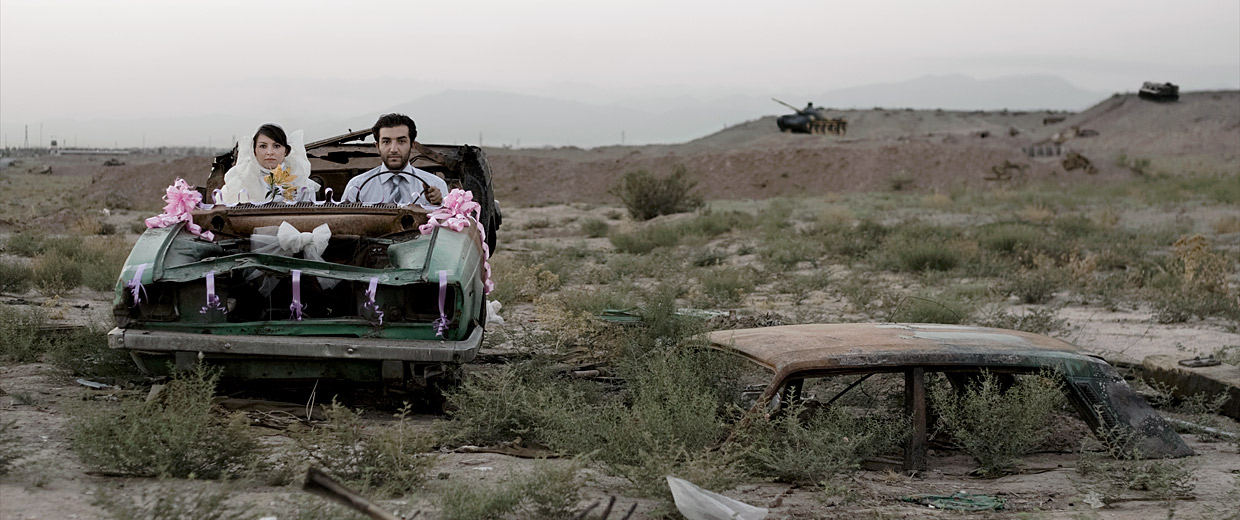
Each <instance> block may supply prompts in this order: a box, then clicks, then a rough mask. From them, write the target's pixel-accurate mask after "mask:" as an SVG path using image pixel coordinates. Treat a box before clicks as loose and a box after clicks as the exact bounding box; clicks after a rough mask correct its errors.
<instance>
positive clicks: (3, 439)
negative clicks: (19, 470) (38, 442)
mask: <svg viewBox="0 0 1240 520" xmlns="http://www.w3.org/2000/svg"><path fill="white" fill-rule="evenodd" d="M16 426H17V421H16V420H13V421H8V422H0V475H6V474H8V472H9V470H11V469H13V468H14V467H17V461H18V459H21V458H22V457H25V456H26V454H27V453H29V451H30V449H29V448H28V447H27V446H26V443H24V442H22V440H21V438H20V437H18V436H17V434H15V433H13V430H14V429H16V428H15V427H16Z"/></svg>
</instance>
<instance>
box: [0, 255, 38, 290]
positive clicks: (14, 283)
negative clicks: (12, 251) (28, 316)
mask: <svg viewBox="0 0 1240 520" xmlns="http://www.w3.org/2000/svg"><path fill="white" fill-rule="evenodd" d="M32 275H33V272H32V271H31V270H30V267H28V266H27V265H26V264H24V263H21V262H14V261H11V260H0V293H8V294H22V293H24V292H26V290H27V289H29V288H30V278H31V276H32Z"/></svg>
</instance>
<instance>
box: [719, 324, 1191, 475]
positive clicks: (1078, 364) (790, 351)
mask: <svg viewBox="0 0 1240 520" xmlns="http://www.w3.org/2000/svg"><path fill="white" fill-rule="evenodd" d="M709 339H710V341H711V343H712V344H713V345H714V346H716V347H717V348H720V349H722V350H725V351H729V352H733V353H736V354H739V355H741V356H743V357H745V358H747V359H748V360H750V361H752V362H754V363H756V364H758V365H759V366H762V367H764V368H766V369H767V370H769V371H770V372H771V373H772V376H771V380H770V384H769V385H767V386H766V387H765V389H764V390H763V393H762V394H761V396H760V397H759V400H758V403H759V404H757V405H755V406H766V405H769V404H770V403H772V402H774V401H778V400H779V399H780V397H781V396H783V395H788V392H789V391H790V389H791V390H795V389H796V388H797V387H798V385H799V384H800V383H801V382H802V381H804V380H805V379H806V378H813V377H824V376H831V375H847V374H857V375H864V374H876V373H902V374H904V376H905V388H904V396H905V408H906V412H907V413H908V414H909V415H910V417H911V418H912V420H913V428H914V430H913V434H912V435H910V438H909V441H908V442H909V445H908V446H907V447H906V450H905V465H906V466H907V467H909V468H910V469H923V468H924V466H925V460H926V455H925V454H926V403H925V374H926V373H927V372H941V373H944V374H946V375H948V377H949V380H950V379H952V376H960V375H965V374H970V373H974V374H975V373H977V372H978V371H980V370H986V371H989V372H992V373H995V374H1024V373H1037V372H1040V371H1043V370H1048V369H1049V370H1051V371H1053V372H1054V373H1055V374H1058V376H1059V377H1060V378H1061V383H1062V388H1063V389H1064V392H1065V393H1066V395H1067V397H1068V399H1069V401H1070V402H1071V403H1072V404H1073V405H1074V408H1075V409H1076V411H1077V412H1078V414H1079V415H1080V417H1081V418H1082V419H1083V420H1084V421H1085V422H1086V423H1087V424H1089V426H1090V427H1091V428H1092V429H1093V430H1094V431H1095V432H1105V433H1106V434H1107V435H1109V436H1111V437H1112V438H1111V439H1109V440H1111V441H1113V442H1119V443H1122V446H1123V447H1124V448H1125V449H1126V450H1125V451H1129V452H1132V453H1139V454H1140V455H1142V456H1145V457H1183V456H1187V455H1191V454H1192V453H1193V452H1192V450H1191V449H1190V448H1189V447H1188V446H1187V445H1186V444H1185V443H1184V441H1183V439H1181V438H1180V436H1179V435H1178V434H1177V433H1176V432H1175V430H1173V429H1172V427H1171V426H1170V425H1169V424H1168V423H1167V421H1166V420H1164V419H1163V418H1162V416H1161V415H1159V414H1158V412H1157V411H1155V410H1154V409H1153V408H1152V407H1150V405H1149V404H1148V403H1146V402H1145V400H1144V399H1142V398H1141V396H1139V395H1137V394H1136V392H1134V391H1133V389H1132V388H1131V387H1129V386H1128V384H1127V383H1126V382H1125V381H1124V379H1123V377H1121V376H1120V375H1119V374H1118V373H1116V371H1115V369H1114V368H1113V367H1111V366H1110V365H1109V364H1107V363H1106V361H1103V360H1102V359H1101V358H1099V357H1097V356H1094V355H1091V354H1089V353H1087V352H1084V351H1082V350H1081V349H1079V348H1077V347H1075V346H1073V345H1071V344H1069V343H1067V342H1064V341H1061V340H1058V339H1054V338H1050V337H1047V336H1042V335H1038V334H1030V333H1027V332H1020V331H1014V330H1005V329H994V328H986V327H970V326H959V325H936V324H894V323H860V324H814V325H787V326H779V327H767V328H758V329H742V330H723V331H716V332H713V333H710V335H709ZM850 388H851V387H850ZM846 391H847V390H846Z"/></svg>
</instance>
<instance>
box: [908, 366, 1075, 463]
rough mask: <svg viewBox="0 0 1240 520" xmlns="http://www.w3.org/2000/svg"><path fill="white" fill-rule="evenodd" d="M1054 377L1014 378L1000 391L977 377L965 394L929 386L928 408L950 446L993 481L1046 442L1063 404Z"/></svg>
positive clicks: (991, 380) (989, 378) (986, 377)
mask: <svg viewBox="0 0 1240 520" xmlns="http://www.w3.org/2000/svg"><path fill="white" fill-rule="evenodd" d="M1053 377H1054V376H1053V375H1051V374H1041V375H1037V376H1026V377H1018V378H1016V383H1015V385H1013V386H1012V387H1011V388H1008V389H1006V390H1005V389H1004V388H1003V386H1004V385H1002V384H1001V383H1000V381H999V379H998V378H997V377H995V376H994V375H993V374H991V373H989V372H982V373H981V376H980V377H979V378H977V379H976V380H973V381H971V382H969V383H967V384H966V385H964V388H959V389H953V388H951V387H950V386H948V385H947V384H937V385H934V386H932V387H931V391H930V402H931V404H932V406H933V407H934V409H935V410H937V411H938V413H939V426H940V428H942V430H943V431H944V432H946V433H947V434H948V435H949V436H950V437H951V441H952V442H953V443H954V444H955V445H956V446H957V447H958V448H960V449H962V450H964V451H965V452H966V453H968V454H969V455H971V456H972V457H973V458H974V459H976V460H977V462H978V463H979V464H980V465H981V467H980V468H979V471H980V472H981V473H982V474H984V475H989V476H996V475H1000V474H1003V473H1004V472H1007V471H1009V470H1011V469H1012V468H1013V467H1015V466H1016V464H1017V462H1018V461H1019V460H1020V457H1021V456H1022V455H1025V454H1028V453H1032V452H1033V450H1035V449H1037V448H1038V447H1039V446H1040V445H1041V444H1042V442H1043V441H1045V440H1046V438H1047V437H1048V436H1049V434H1050V420H1049V419H1050V416H1051V413H1052V412H1054V411H1055V410H1056V409H1057V408H1058V407H1059V405H1060V403H1061V402H1062V401H1063V394H1062V392H1061V391H1060V387H1059V384H1058V383H1057V382H1056V380H1055V379H1054V378H1053Z"/></svg>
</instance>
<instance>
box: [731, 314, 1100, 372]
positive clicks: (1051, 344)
mask: <svg viewBox="0 0 1240 520" xmlns="http://www.w3.org/2000/svg"><path fill="white" fill-rule="evenodd" d="M709 338H710V341H711V342H712V343H714V344H716V345H719V346H721V347H726V348H729V349H731V350H735V351H736V352H739V353H741V354H743V355H745V356H746V357H749V358H750V359H752V360H754V361H755V362H757V363H759V364H762V365H765V366H767V367H769V368H771V369H772V370H775V371H777V372H784V371H798V370H807V369H814V368H824V369H831V368H839V369H846V368H848V367H858V368H860V367H864V368H874V367H876V366H882V365H891V366H893V367H896V366H910V365H921V364H926V363H927V362H929V363H931V364H934V365H962V366H978V365H988V366H995V365H996V364H997V365H1004V364H1007V363H1005V360H1006V361H1007V362H1008V363H1010V364H1012V365H1014V366H1025V365H1024V363H1023V362H1022V360H1023V359H1025V358H1027V357H1028V356H1035V357H1045V356H1047V355H1052V356H1064V355H1066V356H1073V357H1074V356H1090V354H1088V353H1086V352H1085V351H1083V350H1081V349H1079V348H1077V347H1075V346H1073V345H1072V344H1070V343H1067V342H1064V341H1061V340H1058V339H1055V338H1050V337H1047V336H1042V335H1038V334H1030V333H1027V332H1020V331H1015V330H1006V329H992V328H988V327H971V326H965V325H936V324H896V323H833V324H810V325H785V326H780V327H766V328H759V329H742V330H721V331H715V332H712V333H710V335H709ZM983 358H985V359H983Z"/></svg>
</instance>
